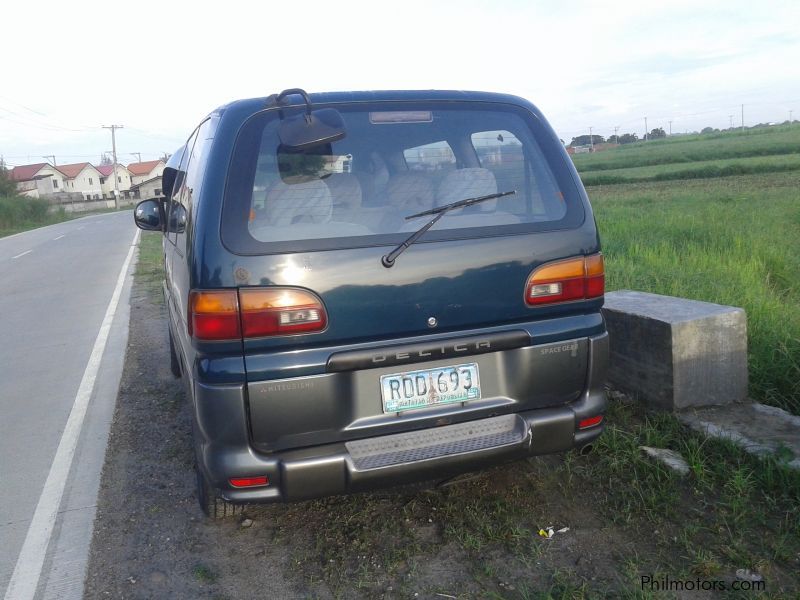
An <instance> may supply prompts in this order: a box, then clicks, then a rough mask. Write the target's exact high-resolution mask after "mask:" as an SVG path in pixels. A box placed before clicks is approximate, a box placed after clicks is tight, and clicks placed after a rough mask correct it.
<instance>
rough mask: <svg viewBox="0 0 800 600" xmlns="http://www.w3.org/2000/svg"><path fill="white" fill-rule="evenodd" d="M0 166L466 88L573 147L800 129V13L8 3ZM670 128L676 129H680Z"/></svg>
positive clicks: (747, 8)
mask: <svg viewBox="0 0 800 600" xmlns="http://www.w3.org/2000/svg"><path fill="white" fill-rule="evenodd" d="M2 17H3V24H4V27H3V28H2V30H3V33H2V35H0V53H1V54H0V55H1V56H2V57H3V58H2V60H3V68H2V70H0V82H2V83H0V155H2V156H3V158H4V160H5V162H6V163H7V164H9V165H12V166H13V165H19V164H27V163H35V162H45V161H48V160H50V159H49V158H48V159H45V158H42V157H43V156H45V155H55V157H56V162H57V164H67V163H73V162H83V161H89V162H94V163H98V162H99V161H100V156H101V154H102V153H104V152H107V151H110V150H111V134H110V131H109V130H106V129H102V126H104V125H106V126H108V125H111V124H119V125H123V126H124V129H121V130H118V131H117V152H118V159H119V161H120V162H122V163H125V164H127V163H129V162H133V161H136V160H138V157H137V156H136V155H134V153H137V152H138V153H140V154H141V158H142V160H148V159H153V158H157V157H158V156H160V155H162V154H163V153H165V152H172V151H173V150H174V149H175V148H177V147H178V146H180V145H181V144H182V142H183V141H184V140H185V138H186V137H187V136H188V134H189V133H190V132H191V131H192V129H193V128H194V127H195V126H196V124H197V123H198V122H199V121H200V120H201V119H202V118H203V117H204V116H205V115H206V114H208V113H209V112H210V111H212V110H213V109H214V108H216V107H217V106H220V105H222V104H225V103H227V102H230V101H231V100H235V99H239V98H250V97H263V96H267V95H269V94H271V93H275V92H279V91H281V90H283V89H286V88H291V87H301V88H304V89H306V90H307V91H309V92H315V91H339V90H368V89H369V90H372V89H462V90H464V89H469V90H480V91H490V92H504V93H511V94H517V95H519V96H523V97H524V98H526V99H528V100H530V101H531V102H533V103H534V104H536V105H537V106H538V107H539V108H540V109H541V110H542V111H543V112H544V114H545V116H546V117H547V118H548V120H549V121H550V123H551V124H552V125H553V127H554V128H555V129H556V132H557V133H558V134H559V136H560V137H561V138H562V139H564V140H566V142H567V143H569V141H570V140H571V139H572V137H573V136H577V135H582V134H588V133H589V128H590V127H591V128H592V131H593V133H595V134H599V135H603V136H608V135H611V134H613V133H614V128H615V127H619V133H620V134H621V133H626V132H633V133H637V134H638V135H639V137H642V135H643V133H644V127H645V122H644V118H645V117H647V124H648V128H649V129H653V128H654V127H662V128H663V129H664V130H665V131H669V130H670V126H671V128H672V131H673V133H683V132H685V131H694V130H700V129H702V128H703V127H706V126H711V127H718V128H725V127H728V126H729V125H730V123H731V121H732V122H733V124H734V125H735V126H739V125H741V122H742V106H741V105H742V104H743V105H744V123H745V125H753V124H755V123H759V122H782V121H785V120H786V119H788V118H789V111H793V118H794V119H800V2H797V1H796V0H794V1H789V2H783V1H770V0H766V1H765V0H761V1H758V2H752V0H751V1H747V2H737V1H731V0H726V1H717V0H708V1H703V2H699V1H698V0H692V1H684V0H670V1H668V2H650V1H647V0H637V1H627V0H624V1H618V2H600V1H595V2H589V1H569V0H565V1H553V0H550V1H548V2H538V1H531V0H528V1H525V2H523V1H516V0H513V1H512V0H492V1H485V2H484V1H475V2H471V1H468V0H463V1H461V2H436V1H434V0H427V1H423V2H420V1H417V0H404V1H403V2H393V3H391V4H389V3H381V2H378V1H376V0H372V1H371V2H361V1H358V0H348V1H346V2H330V1H329V2H320V1H317V0H303V1H295V2H269V1H264V0H261V1H260V2H241V1H237V0H231V1H229V2H223V3H219V2H213V3H200V2H178V1H175V2H164V1H163V0H162V1H161V2H152V1H150V0H139V1H137V2H126V3H114V2H109V1H108V0H104V1H103V2H94V1H82V2H80V1H79V2H63V1H61V0H60V1H57V2H51V1H50V0H46V1H43V2H37V3H34V4H31V3H29V2H22V1H21V0H8V1H7V2H6V3H4V8H3V15H2ZM670 121H672V123H671V125H670V123H669V122H670Z"/></svg>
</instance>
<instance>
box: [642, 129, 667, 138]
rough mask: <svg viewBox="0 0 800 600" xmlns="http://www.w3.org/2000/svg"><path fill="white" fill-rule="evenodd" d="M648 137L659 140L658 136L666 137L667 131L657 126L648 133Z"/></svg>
mask: <svg viewBox="0 0 800 600" xmlns="http://www.w3.org/2000/svg"><path fill="white" fill-rule="evenodd" d="M647 137H648V139H653V140H657V139H658V138H665V137H667V132H666V131H664V130H663V129H662V128H661V127H656V128H655V129H653V131H651V132H650V133H649V134H648V135H647Z"/></svg>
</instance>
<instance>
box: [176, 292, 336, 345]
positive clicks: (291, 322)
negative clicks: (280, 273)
mask: <svg viewBox="0 0 800 600" xmlns="http://www.w3.org/2000/svg"><path fill="white" fill-rule="evenodd" d="M327 324H328V316H327V315H326V313H325V308H324V307H323V306H322V301H321V300H320V299H319V297H317V295H316V294H314V293H312V292H308V291H306V290H301V289H297V288H242V289H240V290H238V291H237V290H208V291H204V290H194V291H192V292H191V293H190V294H189V335H192V336H194V337H195V338H196V339H198V340H210V341H215V340H216V341H219V340H237V339H242V337H244V338H245V339H247V338H256V337H266V336H272V335H288V334H293V333H312V332H315V331H322V330H323V329H325V327H326V326H327Z"/></svg>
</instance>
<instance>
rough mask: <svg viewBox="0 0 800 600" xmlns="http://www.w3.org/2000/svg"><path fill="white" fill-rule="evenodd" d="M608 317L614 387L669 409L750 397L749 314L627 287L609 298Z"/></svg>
mask: <svg viewBox="0 0 800 600" xmlns="http://www.w3.org/2000/svg"><path fill="white" fill-rule="evenodd" d="M603 316H604V317H605V319H606V326H607V327H608V334H609V343H610V350H611V364H610V368H609V375H608V377H609V383H610V384H611V386H612V387H614V388H617V389H620V390H622V391H624V392H627V393H630V394H635V395H636V396H637V397H638V398H639V399H640V400H642V401H643V402H645V403H646V404H647V405H649V406H650V407H652V408H657V409H662V410H669V411H675V410H681V409H684V408H688V407H692V406H712V405H720V404H729V403H732V402H736V401H740V400H744V399H745V398H746V397H747V318H746V315H745V312H744V310H743V309H741V308H736V307H733V306H722V305H720V304H711V303H709V302H698V301H697V300H687V299H685V298H674V297H671V296H660V295H658V294H647V293H644V292H633V291H630V290H622V291H617V292H609V293H607V294H606V296H605V306H604V307H603Z"/></svg>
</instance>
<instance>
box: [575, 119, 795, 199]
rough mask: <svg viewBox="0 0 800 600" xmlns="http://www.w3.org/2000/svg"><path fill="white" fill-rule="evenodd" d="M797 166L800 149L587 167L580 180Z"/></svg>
mask: <svg viewBox="0 0 800 600" xmlns="http://www.w3.org/2000/svg"><path fill="white" fill-rule="evenodd" d="M799 129H800V128H799ZM798 170H800V153H798V154H777V155H774V156H751V157H747V158H726V159H714V160H699V161H695V162H691V163H685V162H679V163H665V164H660V165H650V166H645V167H628V168H625V169H607V170H601V171H588V172H584V173H581V180H582V181H583V184H584V185H586V186H595V185H609V184H615V183H634V182H637V181H674V180H677V179H712V178H715V177H730V176H732V175H751V174H760V173H780V172H785V171H798Z"/></svg>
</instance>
